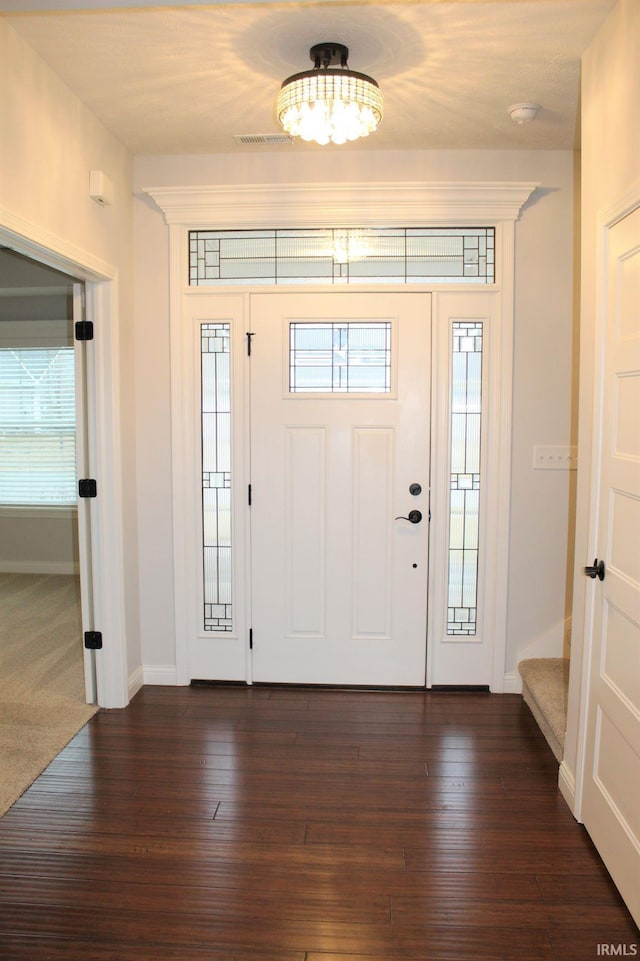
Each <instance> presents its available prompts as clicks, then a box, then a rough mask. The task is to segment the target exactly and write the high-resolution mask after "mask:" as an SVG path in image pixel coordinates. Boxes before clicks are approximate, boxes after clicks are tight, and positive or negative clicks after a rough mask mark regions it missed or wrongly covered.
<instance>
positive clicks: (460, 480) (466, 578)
mask: <svg viewBox="0 0 640 961" xmlns="http://www.w3.org/2000/svg"><path fill="white" fill-rule="evenodd" d="M482 335H483V329H482V323H480V322H476V321H455V322H454V323H453V325H452V343H451V348H452V349H451V491H450V513H449V581H448V601H447V607H448V611H447V634H454V635H466V636H469V635H474V634H475V633H476V625H477V606H476V605H477V596H478V546H479V525H478V522H479V515H480V430H481V420H482Z"/></svg>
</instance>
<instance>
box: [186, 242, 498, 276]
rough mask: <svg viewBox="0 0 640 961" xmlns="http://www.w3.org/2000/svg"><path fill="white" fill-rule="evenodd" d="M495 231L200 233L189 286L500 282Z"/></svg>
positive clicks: (191, 248) (191, 256)
mask: <svg viewBox="0 0 640 961" xmlns="http://www.w3.org/2000/svg"><path fill="white" fill-rule="evenodd" d="M494 252H495V229H494V228H493V227H384V228H377V227H367V228H361V227H358V228H355V227H349V228H345V227H330V228H316V229H311V228H308V229H307V228H305V229H299V230H285V229H283V230H278V229H273V230H192V231H190V232H189V284H190V286H192V287H201V286H205V287H206V286H216V285H224V284H247V285H256V284H358V283H367V284H371V283H380V284H424V283H430V284H431V283H448V284H452V283H455V284H492V283H494V280H495V259H494Z"/></svg>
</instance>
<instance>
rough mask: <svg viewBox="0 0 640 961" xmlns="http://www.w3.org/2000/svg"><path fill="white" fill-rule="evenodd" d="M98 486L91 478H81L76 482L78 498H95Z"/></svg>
mask: <svg viewBox="0 0 640 961" xmlns="http://www.w3.org/2000/svg"><path fill="white" fill-rule="evenodd" d="M97 496H98V485H97V483H96V482H95V480H94V479H93V477H83V478H82V480H79V481H78V497H97Z"/></svg>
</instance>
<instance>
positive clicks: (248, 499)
mask: <svg viewBox="0 0 640 961" xmlns="http://www.w3.org/2000/svg"><path fill="white" fill-rule="evenodd" d="M247 504H248V505H249V507H251V484H248V485H247Z"/></svg>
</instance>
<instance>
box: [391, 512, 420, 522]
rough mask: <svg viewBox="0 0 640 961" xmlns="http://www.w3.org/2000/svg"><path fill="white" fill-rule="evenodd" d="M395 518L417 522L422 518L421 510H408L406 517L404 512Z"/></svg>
mask: <svg viewBox="0 0 640 961" xmlns="http://www.w3.org/2000/svg"><path fill="white" fill-rule="evenodd" d="M395 519H396V520H397V521H409V522H410V523H411V524H419V523H420V521H421V520H422V511H409V515H408V516H407V517H405V516H404V514H400V516H399V517H396V518H395Z"/></svg>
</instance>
